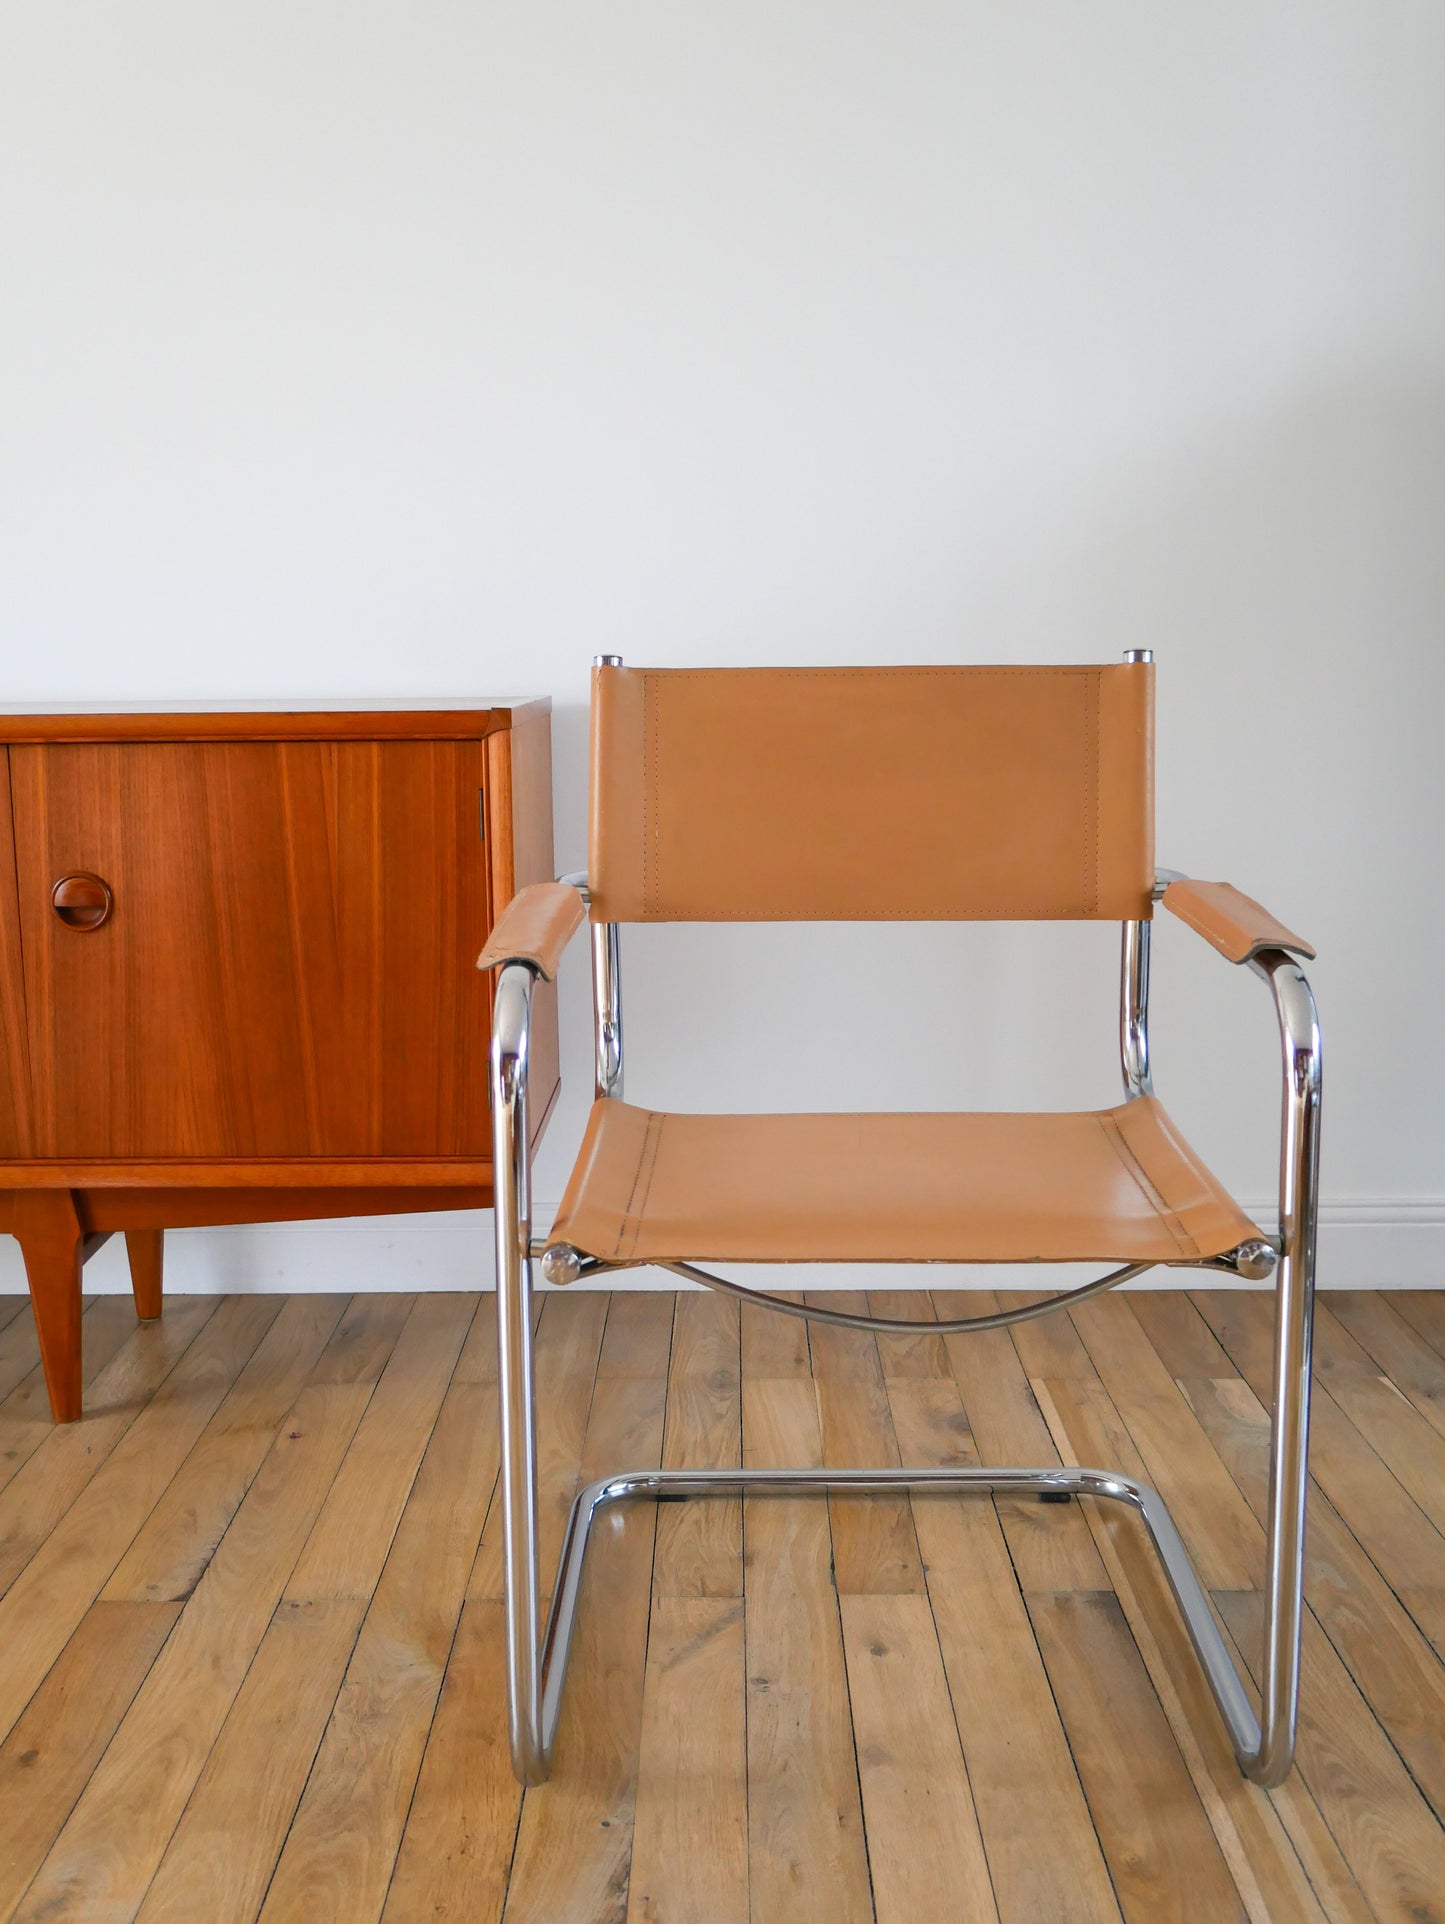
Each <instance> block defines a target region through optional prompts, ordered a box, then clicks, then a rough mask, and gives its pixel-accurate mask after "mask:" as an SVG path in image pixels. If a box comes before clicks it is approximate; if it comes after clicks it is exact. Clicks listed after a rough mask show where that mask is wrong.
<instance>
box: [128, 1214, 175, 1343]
mask: <svg viewBox="0 0 1445 1924" xmlns="http://www.w3.org/2000/svg"><path fill="white" fill-rule="evenodd" d="M165 1234H166V1232H165V1231H164V1230H163V1229H128V1230H127V1231H126V1232H125V1253H126V1256H127V1258H128V1260H129V1262H130V1287H131V1293H132V1295H133V1296H134V1297H135V1313H136V1315H137V1316H139V1318H140V1319H141V1321H142V1322H143V1323H149V1322H152V1321H153V1320H154V1319H155V1318H156V1317H157V1316H159V1315H160V1313H161V1277H162V1273H163V1270H164V1267H165Z"/></svg>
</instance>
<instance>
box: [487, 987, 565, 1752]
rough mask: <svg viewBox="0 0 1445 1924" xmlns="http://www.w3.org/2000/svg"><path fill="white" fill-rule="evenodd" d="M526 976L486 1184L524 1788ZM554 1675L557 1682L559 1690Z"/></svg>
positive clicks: (496, 1068) (532, 1473) (530, 1693)
mask: <svg viewBox="0 0 1445 1924" xmlns="http://www.w3.org/2000/svg"><path fill="white" fill-rule="evenodd" d="M533 980H534V978H533V974H532V971H531V969H529V968H528V967H527V966H526V965H525V964H524V963H521V962H511V963H508V964H507V966H506V967H505V968H504V969H502V970H501V972H500V974H499V975H498V978H497V993H496V999H495V1001H494V1003H493V1005H492V1048H491V1080H492V1182H493V1189H494V1199H495V1200H494V1207H493V1225H494V1229H495V1237H496V1251H497V1384H498V1390H499V1401H500V1406H501V1441H502V1477H501V1486H502V1560H503V1564H504V1567H505V1581H504V1589H505V1594H506V1604H507V1728H508V1735H509V1737H510V1740H511V1746H512V1768H513V1770H515V1772H516V1773H517V1777H518V1779H519V1780H520V1781H521V1782H522V1783H524V1784H539V1783H541V1782H542V1780H543V1778H544V1777H545V1776H546V1775H547V1767H548V1759H547V1751H546V1749H545V1748H544V1746H543V1744H542V1740H541V1731H542V1672H541V1662H540V1658H539V1653H538V1631H539V1629H540V1622H541V1610H540V1604H539V1598H538V1590H537V1399H536V1371H535V1367H534V1362H533V1356H532V1256H531V1240H532V1208H531V1195H530V1182H531V1178H530V1163H531V1157H530V1155H529V1153H528V1141H529V1135H528V1116H527V1043H528V1035H529V1030H530V1026H531V1018H532V984H533ZM560 1683H561V1677H560V1671H559V1675H558V1685H559V1687H560Z"/></svg>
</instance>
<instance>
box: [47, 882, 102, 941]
mask: <svg viewBox="0 0 1445 1924" xmlns="http://www.w3.org/2000/svg"><path fill="white" fill-rule="evenodd" d="M50 906H51V907H52V908H53V909H54V910H55V913H56V914H57V915H58V916H59V917H60V919H61V921H62V922H63V923H64V924H65V926H66V927H67V928H68V929H79V930H81V931H82V933H84V932H85V931H86V930H88V929H98V928H99V927H100V925H101V923H102V922H104V921H106V920H107V919H108V918H109V915H110V911H111V908H112V906H113V902H112V897H111V893H110V884H109V883H108V882H102V881H101V879H100V877H99V876H98V875H87V874H86V873H84V871H81V872H80V873H78V874H75V875H62V876H61V878H60V880H59V881H58V882H57V883H56V884H55V887H54V888H53V889H52V890H51V891H50Z"/></svg>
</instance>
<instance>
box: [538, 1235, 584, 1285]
mask: <svg viewBox="0 0 1445 1924" xmlns="http://www.w3.org/2000/svg"><path fill="white" fill-rule="evenodd" d="M542 1274H543V1276H545V1277H546V1279H547V1281H548V1282H549V1283H555V1284H556V1285H557V1287H558V1288H561V1287H562V1286H563V1285H564V1284H566V1283H575V1282H576V1280H577V1278H578V1277H579V1276H580V1275H581V1274H582V1258H581V1256H580V1255H579V1254H578V1252H577V1251H576V1250H575V1249H574V1248H573V1247H572V1245H571V1243H554V1244H553V1245H552V1247H551V1248H550V1249H544V1250H543V1252H542Z"/></svg>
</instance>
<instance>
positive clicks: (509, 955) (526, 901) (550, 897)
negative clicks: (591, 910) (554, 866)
mask: <svg viewBox="0 0 1445 1924" xmlns="http://www.w3.org/2000/svg"><path fill="white" fill-rule="evenodd" d="M586 914H587V910H586V907H585V905H584V904H583V901H582V897H581V895H580V893H579V892H578V891H577V890H576V889H574V888H573V887H572V886H571V885H570V883H567V882H532V883H530V884H529V885H528V886H527V887H526V888H524V889H518V891H517V893H516V894H515V895H514V896H513V897H512V899H511V901H510V902H508V904H507V906H506V907H505V908H504V909H503V910H502V913H501V916H500V917H499V919H498V921H497V925H496V927H495V928H494V929H493V930H492V932H491V934H490V935H489V936H488V937H487V946H486V947H485V948H484V949H483V950H482V952H481V954H480V955H479V956H478V957H477V967H478V968H479V969H499V968H500V967H501V966H502V964H503V963H504V962H526V963H528V964H529V965H530V966H531V967H532V968H534V969H536V970H537V971H538V972H539V973H540V974H542V975H544V976H546V978H547V980H548V981H549V982H551V981H554V980H555V979H556V975H557V969H558V966H559V964H560V963H561V960H562V951H563V950H564V949H565V948H566V946H567V944H568V943H569V942H570V941H571V940H572V937H573V936H574V935H575V934H576V933H577V930H578V929H579V928H580V927H581V925H582V922H583V920H584V919H585V917H586Z"/></svg>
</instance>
